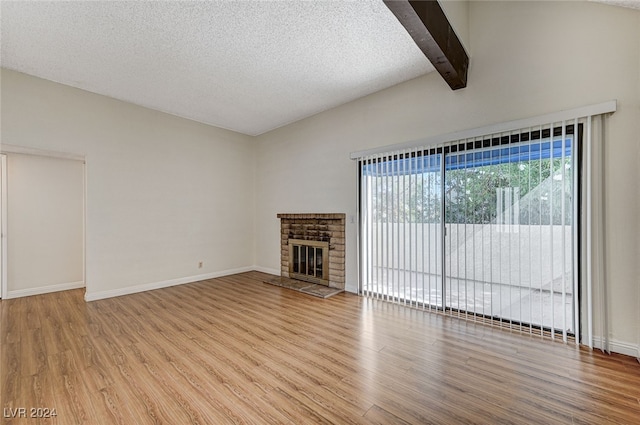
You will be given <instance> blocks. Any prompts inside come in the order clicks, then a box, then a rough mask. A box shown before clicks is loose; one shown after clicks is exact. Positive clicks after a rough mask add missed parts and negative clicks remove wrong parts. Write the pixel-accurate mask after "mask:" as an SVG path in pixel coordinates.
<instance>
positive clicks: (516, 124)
mask: <svg viewBox="0 0 640 425" xmlns="http://www.w3.org/2000/svg"><path fill="white" fill-rule="evenodd" d="M616 110H617V103H616V101H615V100H610V101H608V102H603V103H598V104H595V105H589V106H583V107H581V108H575V109H568V110H565V111H559V112H554V113H552V114H546V115H540V116H537V117H532V118H525V119H520V120H515V121H509V122H504V123H499V124H492V125H488V126H485V127H478V128H473V129H469V130H462V131H458V132H454V133H449V134H443V135H440V136H433V137H427V138H426V139H420V140H414V141H410V142H405V143H399V144H395V145H387V146H382V147H379V148H373V149H367V150H363V151H356V152H352V153H351V155H350V158H351V159H359V158H364V157H366V156H368V155H375V154H380V153H384V152H392V151H397V150H401V149H412V148H419V147H422V146H425V147H426V146H433V145H437V144H440V143H447V142H453V141H456V140H463V139H471V138H474V137H480V136H486V135H488V134H497V133H502V132H506V131H512V130H519V129H522V128H530V127H536V126H539V125H543V124H549V123H555V122H561V121H569V120H573V119H575V118H576V117H578V118H579V117H587V116H593V115H600V114H607V113H611V112H615V111H616Z"/></svg>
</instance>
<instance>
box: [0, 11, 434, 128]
mask: <svg viewBox="0 0 640 425" xmlns="http://www.w3.org/2000/svg"><path fill="white" fill-rule="evenodd" d="M0 7H1V8H2V9H1V23H2V34H1V35H2V38H1V47H2V50H1V53H2V55H1V61H2V62H1V65H2V67H4V68H8V69H12V70H17V71H20V72H24V73H27V74H30V75H34V76H37V77H41V78H45V79H48V80H52V81H56V82H60V83H63V84H66V85H70V86H73V87H77V88H81V89H84V90H88V91H91V92H94V93H99V94H103V95H106V96H110V97H113V98H116V99H120V100H124V101H127V102H131V103H134V104H138V105H142V106H145V107H149V108H152V109H156V110H160V111H164V112H168V113H171V114H174V115H178V116H181V117H185V118H189V119H192V120H196V121H199V122H203V123H207V124H211V125H215V126H218V127H222V128H227V129H231V130H234V131H238V132H241V133H245V134H249V135H258V134H261V133H264V132H266V131H269V130H271V129H274V128H277V127H280V126H282V125H285V124H288V123H291V122H294V121H297V120H299V119H302V118H304V117H307V116H311V115H314V114H316V113H318V112H321V111H323V110H326V109H330V108H332V107H335V106H338V105H340V104H343V103H346V102H349V101H351V100H354V99H357V98H360V97H363V96H366V95H368V94H370V93H374V92H376V91H379V90H382V89H384V88H387V87H390V86H393V85H395V84H398V83H401V82H403V81H407V80H409V79H412V78H416V77H418V76H421V75H424V74H426V73H429V72H432V71H433V70H434V68H433V67H432V65H431V63H430V62H429V61H428V60H427V58H426V57H425V55H424V54H423V53H422V52H421V51H420V49H419V48H418V47H417V46H416V44H415V43H414V41H413V40H412V39H411V37H410V36H409V34H408V33H407V31H406V30H405V28H403V26H402V25H401V24H400V23H399V22H398V20H397V19H396V17H395V16H394V15H393V14H392V13H391V12H390V10H389V9H388V8H387V7H386V6H385V5H384V3H383V2H382V1H381V0H358V1H277V2H276V1H242V2H241V1H207V2H160V1H124V2H122V1H82V2H24V1H16V2H12V1H2V2H1V6H0Z"/></svg>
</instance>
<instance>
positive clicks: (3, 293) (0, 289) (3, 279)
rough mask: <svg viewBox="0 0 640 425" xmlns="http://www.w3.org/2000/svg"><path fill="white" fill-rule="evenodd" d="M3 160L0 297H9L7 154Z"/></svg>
mask: <svg viewBox="0 0 640 425" xmlns="http://www.w3.org/2000/svg"><path fill="white" fill-rule="evenodd" d="M0 157H1V160H2V167H0V168H1V169H2V170H1V171H2V176H1V177H0V180H2V187H0V196H2V200H1V203H2V210H1V211H0V215H1V216H0V224H1V228H0V232H1V233H2V237H1V238H0V244H2V246H1V247H0V251H2V257H0V261H2V267H1V268H2V273H1V275H0V298H5V299H6V298H7V297H8V295H9V294H8V291H7V267H8V265H7V208H8V206H7V200H8V198H7V188H8V186H7V156H6V155H4V154H3V155H0Z"/></svg>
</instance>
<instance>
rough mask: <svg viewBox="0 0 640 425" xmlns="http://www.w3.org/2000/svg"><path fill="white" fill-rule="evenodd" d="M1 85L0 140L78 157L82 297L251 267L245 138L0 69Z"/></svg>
mask: <svg viewBox="0 0 640 425" xmlns="http://www.w3.org/2000/svg"><path fill="white" fill-rule="evenodd" d="M1 84H2V130H1V135H2V143H3V144H8V145H13V146H22V147H29V148H35V149H44V150H48V151H57V152H64V153H71V154H75V155H79V156H84V157H85V158H86V182H87V189H86V190H87V199H86V203H87V206H86V233H87V234H86V297H87V299H95V298H100V297H105V296H113V295H119V294H124V293H129V292H134V291H138V290H144V289H151V288H155V287H160V286H166V285H170V284H176V283H182V282H187V281H193V280H198V279H199V278H204V277H209V276H216V275H219V274H225V273H231V272H234V271H238V270H246V269H250V268H251V267H252V265H253V264H254V258H253V241H254V238H253V225H252V224H253V220H254V215H253V193H254V179H253V163H254V158H253V155H254V152H253V149H252V144H251V139H250V138H249V137H248V136H243V135H240V134H237V133H233V132H230V131H226V130H222V129H218V128H214V127H211V126H206V125H202V124H198V123H195V122H193V121H189V120H185V119H182V118H178V117H174V116H171V115H167V114H164V113H161V112H157V111H152V110H149V109H145V108H142V107H138V106H135V105H131V104H127V103H124V102H120V101H117V100H114V99H111V98H107V97H104V96H99V95H96V94H92V93H88V92H85V91H82V90H78V89H74V88H70V87H68V86H63V85H60V84H56V83H52V82H49V81H45V80H42V79H38V78H34V77H31V76H27V75H25V74H20V73H16V72H12V71H8V70H4V69H3V70H2V81H1ZM212 101H215V100H212ZM9 221H10V220H9ZM9 253H10V252H9ZM199 261H202V262H203V263H204V264H203V268H201V269H200V268H198V262H199ZM32 264H33V267H36V268H38V267H41V265H40V264H39V263H38V261H34V262H33V263H32Z"/></svg>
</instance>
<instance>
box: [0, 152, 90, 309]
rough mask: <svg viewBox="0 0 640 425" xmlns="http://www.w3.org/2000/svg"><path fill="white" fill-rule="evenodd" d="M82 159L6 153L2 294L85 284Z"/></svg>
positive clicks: (46, 290) (41, 290)
mask: <svg viewBox="0 0 640 425" xmlns="http://www.w3.org/2000/svg"><path fill="white" fill-rule="evenodd" d="M83 167H84V164H83V163H82V162H80V161H73V160H68V159H58V158H48V157H43V156H34V155H20V154H9V155H7V186H8V187H7V192H8V193H7V201H8V202H7V210H8V211H7V217H8V222H7V224H8V228H7V235H8V238H7V248H8V249H7V252H8V256H7V289H8V293H7V294H4V295H3V296H5V297H14V296H20V295H29V294H33V293H43V292H50V291H53V290H62V289H70V288H74V287H82V286H84V277H83V272H84V270H83V262H84V258H83V243H84V240H83V220H84V206H83V201H84V199H83V197H84V171H83Z"/></svg>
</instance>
